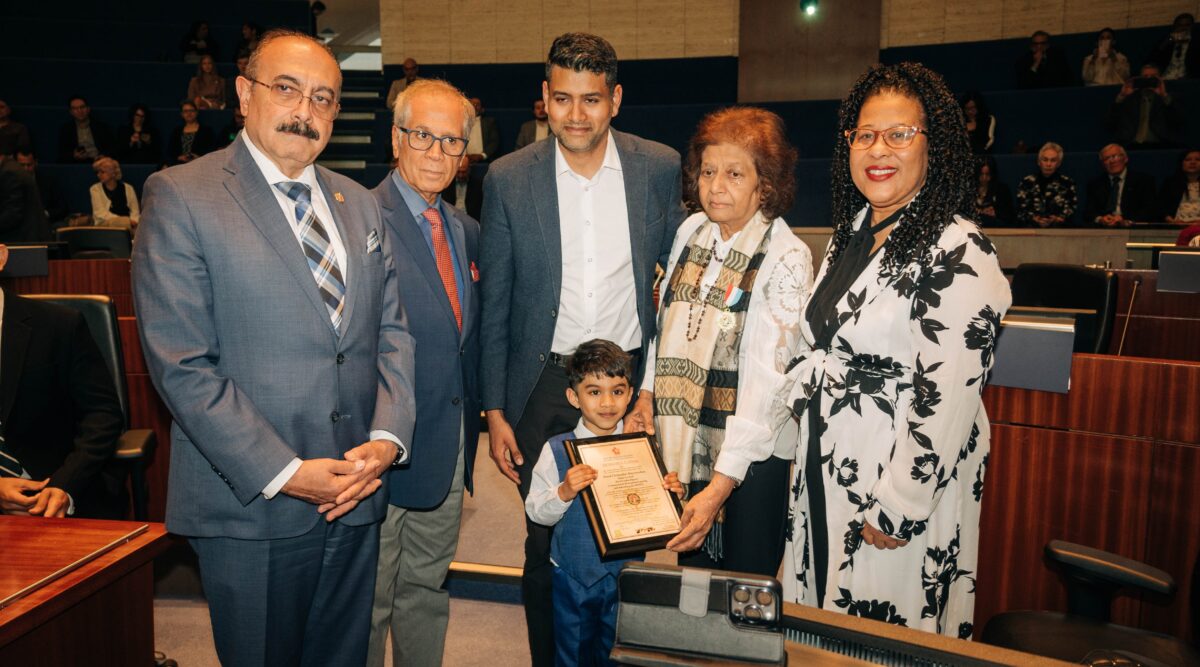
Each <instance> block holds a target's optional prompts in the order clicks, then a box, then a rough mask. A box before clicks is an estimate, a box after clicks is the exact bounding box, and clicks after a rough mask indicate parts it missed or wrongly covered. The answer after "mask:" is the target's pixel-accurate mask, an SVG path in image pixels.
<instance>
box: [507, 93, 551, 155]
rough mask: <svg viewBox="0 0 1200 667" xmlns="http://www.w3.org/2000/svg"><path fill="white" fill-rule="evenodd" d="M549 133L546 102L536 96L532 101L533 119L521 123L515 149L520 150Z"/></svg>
mask: <svg viewBox="0 0 1200 667" xmlns="http://www.w3.org/2000/svg"><path fill="white" fill-rule="evenodd" d="M550 135H551V132H550V121H549V120H547V117H546V103H545V102H544V101H542V99H541V98H538V99H536V100H534V102H533V119H532V120H527V121H525V122H524V123H522V124H521V130H520V131H519V132H517V145H516V148H515V150H521V149H522V148H525V147H526V146H528V145H529V144H532V143H533V142H535V141H541V140H542V139H545V138H546V137H548V136H550Z"/></svg>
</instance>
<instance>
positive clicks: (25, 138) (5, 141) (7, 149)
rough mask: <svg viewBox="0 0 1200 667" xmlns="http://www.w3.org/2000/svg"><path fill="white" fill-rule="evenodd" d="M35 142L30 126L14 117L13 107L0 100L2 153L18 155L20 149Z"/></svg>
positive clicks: (0, 145)
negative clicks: (30, 137) (31, 138)
mask: <svg viewBox="0 0 1200 667" xmlns="http://www.w3.org/2000/svg"><path fill="white" fill-rule="evenodd" d="M32 145H33V142H32V141H31V140H30V139H29V128H27V127H25V126H24V125H22V124H21V123H18V122H17V121H15V120H13V119H12V107H10V106H8V103H7V102H5V101H4V100H0V155H9V156H12V155H16V154H17V150H18V149H24V150H28V149H29V147H30V146H32Z"/></svg>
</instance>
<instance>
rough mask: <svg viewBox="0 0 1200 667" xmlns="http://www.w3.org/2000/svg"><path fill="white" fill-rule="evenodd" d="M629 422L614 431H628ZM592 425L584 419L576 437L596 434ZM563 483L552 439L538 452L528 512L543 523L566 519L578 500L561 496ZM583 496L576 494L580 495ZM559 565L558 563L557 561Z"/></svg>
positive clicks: (621, 422) (527, 506) (577, 428)
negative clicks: (565, 499) (588, 425)
mask: <svg viewBox="0 0 1200 667" xmlns="http://www.w3.org/2000/svg"><path fill="white" fill-rule="evenodd" d="M624 426H625V423H624V422H623V421H620V422H617V428H616V430H614V431H613V432H612V434H611V435H617V434H619V433H624V432H625V431H624V430H623V429H624ZM595 437H596V434H595V433H592V432H591V430H590V429H588V427H586V426H584V425H583V419H582V418H581V419H580V420H579V424H577V425H576V426H575V438H595ZM559 484H562V475H560V474H558V464H557V463H555V462H554V452H553V451H552V450H551V449H550V442H549V441H547V442H546V444H544V445H542V453H541V454H538V460H537V463H536V464H534V466H533V479H531V480H530V481H529V495H527V496H525V513H526V514H528V515H529V518H530V519H531V520H532V521H534V522H535V523H539V524H541V525H543V526H553V525H555V524H557V523H558V522H559V521H562V518H563V515H565V514H566V513H567V510H568V509H569V508H570V507H571V503H573V502H575V501H574V500H569V501H566V502H564V501H563V499H562V498H559V497H558V486H559ZM578 497H579V496H576V498H578ZM555 565H558V563H555Z"/></svg>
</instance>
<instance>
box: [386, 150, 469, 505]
mask: <svg viewBox="0 0 1200 667" xmlns="http://www.w3.org/2000/svg"><path fill="white" fill-rule="evenodd" d="M371 192H372V194H374V195H375V197H376V198H377V199H378V200H379V205H380V207H381V208H382V209H383V221H384V223H385V224H386V225H387V231H388V235H389V236H390V237H391V238H392V240H393V246H394V248H395V252H396V270H397V273H398V275H399V278H400V280H399V281H398V283H399V285H400V290H401V292H402V297H403V300H404V309H405V311H406V313H407V315H408V325H409V333H411V334H412V336H413V338H414V339H415V340H416V343H417V353H416V374H415V382H414V384H415V387H416V392H415V393H416V397H417V421H416V427H415V429H414V431H413V439H412V445H411V447H410V449H411V452H410V454H409V462H408V464H406V465H404V466H401V467H398V468H396V469H394V470H392V471H390V472H389V473H388V475H387V484H388V488H389V491H390V496H389V502H390V503H391V504H393V505H396V506H398V507H404V508H408V509H427V508H430V507H435V506H437V505H438V504H440V503H441V502H442V500H443V499H444V498H445V497H446V493H447V492H448V491H449V490H450V482H451V477H453V475H454V465H455V463H456V462H457V455H458V425H459V423H460V422H461V423H462V425H463V435H464V437H465V441H464V445H463V470H464V483H465V485H466V488H467V491H468V492H470V491H472V490H473V486H474V485H473V484H472V479H471V473H472V471H473V469H474V462H475V450H476V446H477V444H478V442H479V411H480V400H479V306H480V303H481V299H480V295H479V283H478V281H477V280H476V277H477V276H478V275H479V273H478V270H476V269H475V266H476V263H477V262H478V261H479V223H478V222H476V221H475V220H474V219H473V218H471V217H470V216H469V215H467V214H466V213H463V212H462V211H461V210H459V209H457V208H455V207H453V206H449V205H443V206H442V209H443V210H444V211H445V212H446V218H447V219H446V229H448V230H449V231H450V233H451V234H453V235H454V238H453V245H454V249H455V252H457V253H458V264H459V266H460V267H462V273H463V276H464V278H465V282H466V285H465V287H464V289H463V290H462V295H461V296H462V301H463V309H462V317H463V328H462V332H461V333H460V332H459V330H458V326H457V325H456V324H455V321H454V311H452V310H451V309H450V300H449V298H447V296H446V290H445V288H444V287H442V281H441V277H440V276H439V275H438V271H437V263H436V262H435V261H434V259H433V255H432V254H431V253H430V252H429V244H428V243H426V242H425V237H424V236H423V235H422V234H421V230H420V228H419V227H417V222H416V220H414V219H413V215H412V213H411V212H410V211H409V209H408V206H407V205H406V204H405V203H404V198H403V197H402V196H401V195H400V192H399V191H398V190H397V189H396V186H395V184H394V183H393V182H392V175H391V173H390V172H389V173H388V175H387V176H385V177H384V179H383V181H382V182H381V183H380V184H379V185H378V186H376V187H375V189H374V190H372V191H371Z"/></svg>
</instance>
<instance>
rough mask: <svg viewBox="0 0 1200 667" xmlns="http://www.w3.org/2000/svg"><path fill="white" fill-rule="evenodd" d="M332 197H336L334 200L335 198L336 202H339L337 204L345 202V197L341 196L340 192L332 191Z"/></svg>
mask: <svg viewBox="0 0 1200 667" xmlns="http://www.w3.org/2000/svg"><path fill="white" fill-rule="evenodd" d="M333 198H334V199H336V200H337V203H339V204H345V203H346V198H345V197H343V196H342V193H340V192H335V193H333Z"/></svg>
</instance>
